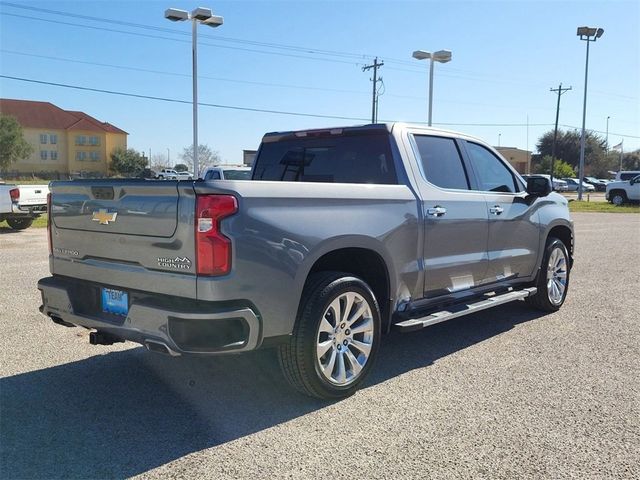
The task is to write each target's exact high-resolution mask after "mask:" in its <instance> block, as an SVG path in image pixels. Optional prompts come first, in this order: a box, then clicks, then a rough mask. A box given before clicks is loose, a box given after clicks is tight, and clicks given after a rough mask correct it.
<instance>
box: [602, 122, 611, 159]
mask: <svg viewBox="0 0 640 480" xmlns="http://www.w3.org/2000/svg"><path fill="white" fill-rule="evenodd" d="M610 118H611V117H607V136H606V137H605V139H604V145H605V148H606V153H607V155H609V119H610Z"/></svg>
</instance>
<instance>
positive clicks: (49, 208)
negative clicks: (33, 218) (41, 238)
mask: <svg viewBox="0 0 640 480" xmlns="http://www.w3.org/2000/svg"><path fill="white" fill-rule="evenodd" d="M47 241H48V243H49V255H51V254H52V253H53V239H52V238H51V194H50V193H47Z"/></svg>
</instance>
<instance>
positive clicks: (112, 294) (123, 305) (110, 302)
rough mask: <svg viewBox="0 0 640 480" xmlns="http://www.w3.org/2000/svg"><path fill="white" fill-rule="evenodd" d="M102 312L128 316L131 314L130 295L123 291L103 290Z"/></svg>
mask: <svg viewBox="0 0 640 480" xmlns="http://www.w3.org/2000/svg"><path fill="white" fill-rule="evenodd" d="M102 311H103V312H105V313H113V314H115V315H127V313H129V295H128V294H127V292H123V291H122V290H114V289H113V288H103V289H102Z"/></svg>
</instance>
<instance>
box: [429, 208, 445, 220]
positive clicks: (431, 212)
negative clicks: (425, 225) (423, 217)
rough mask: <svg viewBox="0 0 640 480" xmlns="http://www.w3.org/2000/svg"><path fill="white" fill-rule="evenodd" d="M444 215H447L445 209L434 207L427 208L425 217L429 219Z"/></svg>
mask: <svg viewBox="0 0 640 480" xmlns="http://www.w3.org/2000/svg"><path fill="white" fill-rule="evenodd" d="M445 213H447V209H446V208H444V207H438V206H436V207H431V208H427V215H429V216H431V217H441V216H442V215H444V214H445Z"/></svg>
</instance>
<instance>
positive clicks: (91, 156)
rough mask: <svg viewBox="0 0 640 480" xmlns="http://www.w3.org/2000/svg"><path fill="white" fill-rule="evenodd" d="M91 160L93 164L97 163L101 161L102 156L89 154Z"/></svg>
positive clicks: (96, 153)
mask: <svg viewBox="0 0 640 480" xmlns="http://www.w3.org/2000/svg"><path fill="white" fill-rule="evenodd" d="M89 158H90V159H91V161H92V162H97V161H98V160H100V154H99V153H98V152H89Z"/></svg>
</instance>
